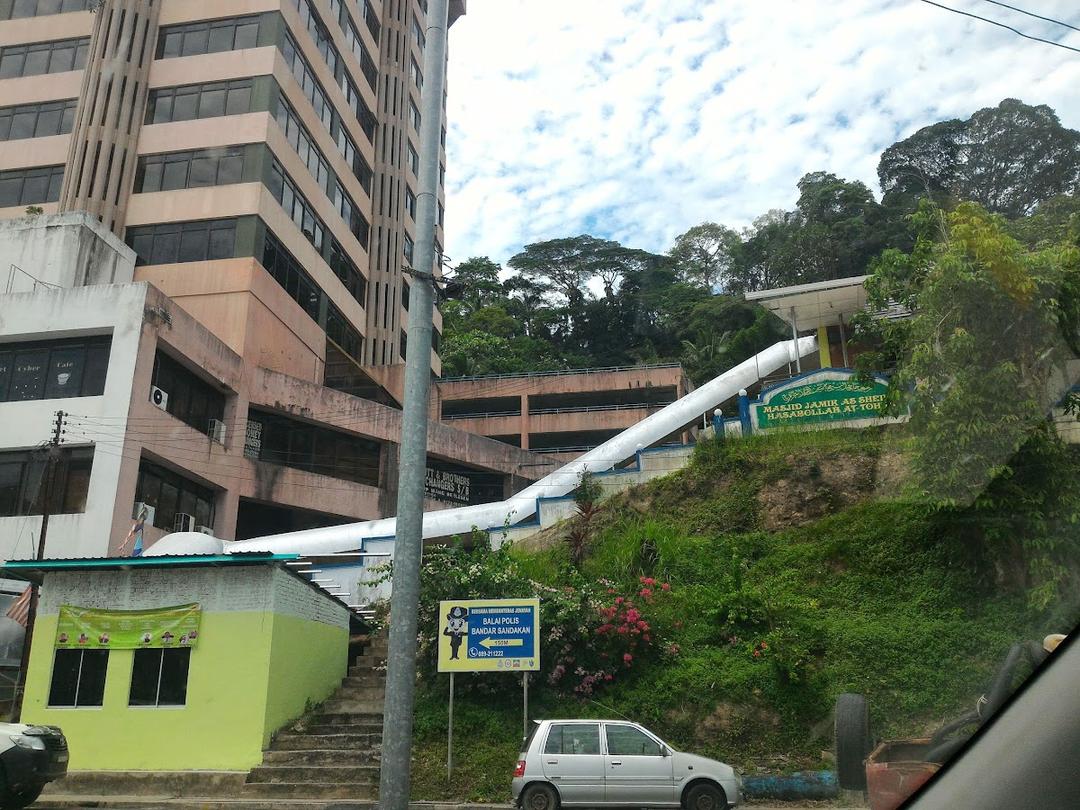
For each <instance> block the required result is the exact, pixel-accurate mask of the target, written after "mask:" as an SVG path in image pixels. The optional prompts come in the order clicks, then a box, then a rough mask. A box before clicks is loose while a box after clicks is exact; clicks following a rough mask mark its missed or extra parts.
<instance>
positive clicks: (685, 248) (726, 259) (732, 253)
mask: <svg viewBox="0 0 1080 810" xmlns="http://www.w3.org/2000/svg"><path fill="white" fill-rule="evenodd" d="M741 247H742V239H740V238H739V234H738V233H737V232H736V231H734V230H732V229H731V228H728V227H727V226H725V225H718V224H716V223H715V222H702V223H701V224H700V225H695V226H694V227H693V228H691V229H690V230H688V231H687V232H686V233H684V234H681V235H679V236H678V237H676V238H675V244H674V246H673V247H672V248H671V253H670V256H671V258H672V260H673V261H674V263H675V272H676V273H677V274H678V276H679V279H680V280H682V281H685V282H687V283H690V284H699V285H701V286H702V287H704V288H705V289H707V290H710V291H718V290H725V289H727V288H728V287H729V286H730V284H731V282H732V279H731V275H732V269H733V267H734V265H735V262H736V260H737V257H738V254H739V249H740V248H741Z"/></svg>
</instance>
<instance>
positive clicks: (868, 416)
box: [751, 369, 892, 430]
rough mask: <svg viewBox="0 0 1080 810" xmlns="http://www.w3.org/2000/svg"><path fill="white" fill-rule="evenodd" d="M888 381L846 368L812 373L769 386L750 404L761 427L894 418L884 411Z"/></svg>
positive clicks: (860, 421)
mask: <svg viewBox="0 0 1080 810" xmlns="http://www.w3.org/2000/svg"><path fill="white" fill-rule="evenodd" d="M888 388H889V384H888V382H887V381H886V380H885V379H884V378H883V377H875V378H874V379H872V380H869V381H863V380H859V379H858V378H857V377H856V375H855V373H854V372H852V371H848V370H844V369H824V370H822V371H820V372H811V373H810V374H807V375H805V376H803V377H799V378H796V379H794V380H792V381H790V382H788V383H784V384H781V385H778V386H775V387H773V388H771V389H768V390H766V391H765V392H764V394H763V395H762V397H761V400H760V401H759V402H756V403H754V404H753V405H752V406H751V407H752V410H753V416H754V426H755V427H756V428H757V429H758V430H768V429H770V428H779V427H802V426H805V425H815V424H821V423H829V422H858V423H865V422H866V421H867V420H872V421H892V420H889V419H888V417H884V416H883V415H882V412H881V408H882V406H883V405H884V404H885V396H886V392H887V391H888Z"/></svg>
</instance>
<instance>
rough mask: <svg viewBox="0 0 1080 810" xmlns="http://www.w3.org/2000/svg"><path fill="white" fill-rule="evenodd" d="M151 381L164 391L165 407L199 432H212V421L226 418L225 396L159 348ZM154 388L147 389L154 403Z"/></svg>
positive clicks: (209, 433) (154, 385) (207, 433)
mask: <svg viewBox="0 0 1080 810" xmlns="http://www.w3.org/2000/svg"><path fill="white" fill-rule="evenodd" d="M150 384H151V385H152V386H153V388H158V389H160V390H161V391H164V392H165V395H166V399H165V401H164V402H163V403H162V404H163V405H164V406H165V407H164V409H163V410H165V411H166V412H167V413H169V414H171V415H172V416H175V417H176V418H177V419H179V420H180V421H181V422H183V423H184V424H186V425H190V426H191V427H193V428H195V430H197V431H199V432H200V433H205V434H206V435H207V436H209V435H211V432H210V421H211V420H213V419H216V420H217V421H218V422H221V421H223V420H224V419H225V395H224V394H223V393H222V392H221V391H219V390H218V389H217V388H215V387H214V386H212V385H210V383H208V382H206V381H205V380H203V379H202V378H201V377H199V376H197V375H196V374H194V373H193V372H191V371H189V370H188V369H187V368H185V367H184V366H183V365H181V364H180V363H178V362H177V361H176V360H173V359H172V358H171V357H169V356H168V355H167V354H164V353H162V352H160V351H159V352H158V353H157V354H156V355H154V373H153V376H152V377H151V380H150ZM153 388H152V389H151V390H150V391H149V392H147V395H148V398H149V399H150V401H151V402H153V401H154V392H153Z"/></svg>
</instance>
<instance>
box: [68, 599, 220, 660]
mask: <svg viewBox="0 0 1080 810" xmlns="http://www.w3.org/2000/svg"><path fill="white" fill-rule="evenodd" d="M201 615H202V612H201V611H200V610H199V605H198V604H197V603H193V604H190V605H176V606H175V607H167V608H155V609H153V610H98V609H95V608H81V607H73V606H72V605H61V606H60V618H59V620H58V622H57V624H56V646H57V647H63V648H83V649H96V650H138V649H143V648H147V649H150V648H159V649H160V648H162V647H194V646H195V642H196V641H197V640H198V638H199V618H200V616H201Z"/></svg>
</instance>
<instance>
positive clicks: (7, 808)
mask: <svg viewBox="0 0 1080 810" xmlns="http://www.w3.org/2000/svg"><path fill="white" fill-rule="evenodd" d="M44 788H45V786H44V785H34V786H33V787H26V788H20V789H18V790H10V789H9V790H5V791H4V792H3V793H2V794H0V807H3V808H4V810H22V808H24V807H29V806H30V805H32V804H33V803H34V802H36V801H37V798H38V796H40V795H41V791H42V790H44Z"/></svg>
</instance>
